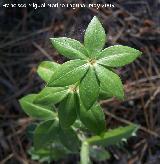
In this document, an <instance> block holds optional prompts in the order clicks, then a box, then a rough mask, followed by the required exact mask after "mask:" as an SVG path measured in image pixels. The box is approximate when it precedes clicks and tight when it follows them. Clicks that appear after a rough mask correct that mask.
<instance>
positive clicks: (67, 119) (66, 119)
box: [58, 93, 79, 128]
mask: <svg viewBox="0 0 160 164" xmlns="http://www.w3.org/2000/svg"><path fill="white" fill-rule="evenodd" d="M77 108H79V106H78V103H77V96H76V94H75V93H69V94H68V96H67V97H66V98H65V99H64V100H63V101H62V102H61V103H60V105H59V109H58V117H59V122H60V125H61V127H62V128H69V127H70V126H71V125H72V124H73V123H74V122H75V120H76V118H77V112H76V110H77Z"/></svg>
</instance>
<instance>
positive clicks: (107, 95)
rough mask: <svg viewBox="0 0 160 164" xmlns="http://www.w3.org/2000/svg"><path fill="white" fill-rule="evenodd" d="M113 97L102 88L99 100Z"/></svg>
mask: <svg viewBox="0 0 160 164" xmlns="http://www.w3.org/2000/svg"><path fill="white" fill-rule="evenodd" d="M111 97H112V94H110V93H107V92H105V91H103V90H102V89H101V90H100V92H99V97H98V98H99V100H106V99H109V98H111Z"/></svg>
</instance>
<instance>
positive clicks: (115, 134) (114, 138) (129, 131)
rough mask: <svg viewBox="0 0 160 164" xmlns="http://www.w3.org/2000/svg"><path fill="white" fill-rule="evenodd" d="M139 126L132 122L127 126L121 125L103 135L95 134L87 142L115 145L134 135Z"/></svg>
mask: <svg viewBox="0 0 160 164" xmlns="http://www.w3.org/2000/svg"><path fill="white" fill-rule="evenodd" d="M138 128H139V126H137V125H135V124H131V125H129V126H126V127H120V128H116V129H113V130H109V131H107V132H106V133H104V134H103V136H93V137H91V138H89V139H87V142H88V143H89V144H91V145H101V146H109V145H115V144H118V143H119V142H121V141H123V140H124V139H128V138H129V137H131V136H134V134H135V132H136V131H137V130H138Z"/></svg>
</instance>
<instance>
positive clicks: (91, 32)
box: [84, 17, 106, 58]
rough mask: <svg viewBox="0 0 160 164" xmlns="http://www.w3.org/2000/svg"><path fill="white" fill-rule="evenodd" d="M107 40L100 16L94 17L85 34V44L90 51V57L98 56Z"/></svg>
mask: <svg viewBox="0 0 160 164" xmlns="http://www.w3.org/2000/svg"><path fill="white" fill-rule="evenodd" d="M105 40H106V34H105V30H104V28H103V27H102V25H101V23H100V22H99V20H98V18H97V17H93V19H92V20H91V22H90V23H89V25H88V27H87V29H86V32H85V35H84V45H85V47H86V48H87V50H88V51H89V57H91V58H94V57H97V52H99V51H101V50H102V48H103V47H104V45H105Z"/></svg>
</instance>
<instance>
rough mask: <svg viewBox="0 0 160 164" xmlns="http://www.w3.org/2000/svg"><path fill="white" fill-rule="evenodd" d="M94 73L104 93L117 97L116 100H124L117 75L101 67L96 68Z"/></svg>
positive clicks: (121, 86)
mask: <svg viewBox="0 0 160 164" xmlns="http://www.w3.org/2000/svg"><path fill="white" fill-rule="evenodd" d="M96 72H97V76H98V79H99V81H100V86H101V89H102V90H103V91H104V92H106V93H108V95H112V96H113V97H117V98H118V99H123V98H124V91H123V85H122V82H121V79H120V77H119V76H118V75H117V74H115V73H113V72H112V71H110V70H108V69H106V68H104V67H103V66H101V65H97V66H96Z"/></svg>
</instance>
